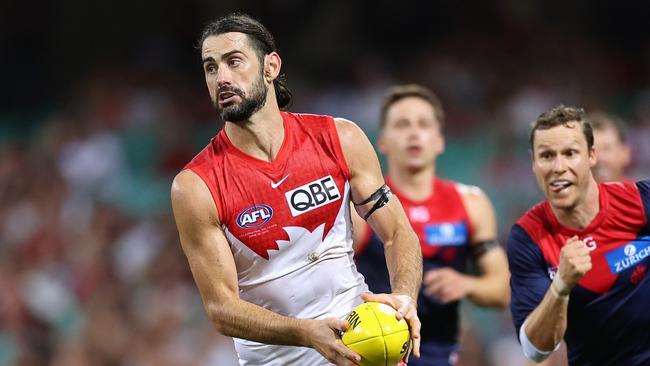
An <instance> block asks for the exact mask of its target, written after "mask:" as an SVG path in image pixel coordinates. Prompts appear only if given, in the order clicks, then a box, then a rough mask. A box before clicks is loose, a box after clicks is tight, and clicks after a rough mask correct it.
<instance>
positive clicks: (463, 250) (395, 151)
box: [354, 85, 509, 365]
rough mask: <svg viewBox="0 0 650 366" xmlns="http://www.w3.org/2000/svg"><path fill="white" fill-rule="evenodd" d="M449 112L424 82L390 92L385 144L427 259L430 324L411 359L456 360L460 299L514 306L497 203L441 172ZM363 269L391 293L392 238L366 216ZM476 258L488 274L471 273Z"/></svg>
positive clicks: (359, 225) (358, 225)
mask: <svg viewBox="0 0 650 366" xmlns="http://www.w3.org/2000/svg"><path fill="white" fill-rule="evenodd" d="M443 123H444V113H443V110H442V106H441V104H440V102H439V100H438V98H437V97H436V96H435V95H434V94H433V93H432V92H431V91H429V90H428V89H426V88H424V87H422V86H419V85H406V86H397V87H394V88H392V89H390V90H389V91H388V92H387V95H386V100H385V101H384V105H383V107H382V111H381V120H380V128H381V135H380V137H379V139H378V147H379V150H380V151H381V152H382V153H383V154H385V155H386V157H387V162H388V176H387V177H386V182H387V184H388V186H389V187H390V188H391V190H392V191H393V193H394V194H395V195H397V196H398V198H399V199H400V201H401V203H402V205H403V206H404V209H405V211H406V213H407V216H408V218H409V221H410V223H411V225H412V226H413V228H414V229H415V232H416V233H417V234H418V237H419V239H420V247H421V250H422V256H423V261H424V277H423V286H422V289H421V293H420V297H419V299H418V314H419V316H420V320H421V321H422V324H423V325H424V326H423V327H422V341H421V342H422V343H421V358H420V360H416V359H412V360H411V362H410V363H409V364H410V365H450V364H454V363H455V362H456V361H455V360H456V358H457V351H458V323H459V322H458V304H459V300H461V299H463V298H465V297H467V298H469V299H470V300H471V301H473V302H474V303H476V304H478V305H481V306H491V307H497V308H504V307H506V306H507V304H508V297H509V291H508V270H507V260H506V257H505V253H504V250H503V249H502V248H501V246H499V244H498V242H497V240H496V238H497V228H496V219H495V215H494V209H493V208H492V204H491V203H490V200H489V199H488V197H487V196H486V195H485V194H484V193H483V192H482V191H481V190H480V189H479V188H478V187H473V186H466V185H463V184H460V183H456V182H452V181H447V180H443V179H440V178H437V177H436V175H435V173H436V171H435V167H436V165H435V162H436V158H437V157H438V155H440V154H441V153H442V152H443V150H444V138H443V136H442V132H441V129H442V125H443ZM354 229H355V230H354V238H355V248H356V249H355V251H356V254H355V255H356V260H357V267H358V268H359V271H360V272H361V273H362V274H363V275H364V277H365V278H366V282H367V283H368V286H369V287H370V290H371V291H374V292H390V290H391V281H390V280H389V276H388V272H387V271H386V267H385V265H384V264H385V263H386V258H385V257H384V246H385V245H387V244H388V243H384V242H383V241H382V239H381V237H378V236H377V235H376V234H375V233H373V231H372V230H371V228H369V227H368V226H367V225H366V224H365V223H364V222H363V221H361V220H360V219H359V218H356V219H355V226H354ZM468 259H472V260H475V261H476V264H477V266H478V269H479V270H480V275H478V276H473V275H469V274H466V273H464V272H466V264H467V261H468Z"/></svg>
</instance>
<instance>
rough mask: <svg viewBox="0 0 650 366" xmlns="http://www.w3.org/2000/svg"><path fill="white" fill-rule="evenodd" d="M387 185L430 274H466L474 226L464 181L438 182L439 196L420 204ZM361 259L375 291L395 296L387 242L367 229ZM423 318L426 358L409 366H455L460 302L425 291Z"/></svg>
mask: <svg viewBox="0 0 650 366" xmlns="http://www.w3.org/2000/svg"><path fill="white" fill-rule="evenodd" d="M386 184H387V185H388V186H389V187H390V188H391V191H392V192H393V193H394V194H395V195H396V196H397V197H398V198H399V200H400V202H401V203H402V206H403V207H404V212H405V213H406V215H407V216H408V218H409V221H410V223H411V226H412V227H413V230H414V231H415V233H416V234H417V235H418V237H419V239H420V247H421V249H422V259H423V270H424V272H425V273H426V272H427V271H429V270H432V269H436V268H441V267H451V268H453V269H455V270H457V271H459V272H465V270H466V264H467V259H468V253H469V244H470V238H471V230H472V228H471V226H470V220H469V216H468V214H467V212H466V210H465V206H464V204H463V201H462V198H461V195H460V192H459V191H458V189H459V183H455V182H451V181H446V180H442V179H438V178H436V179H434V180H433V183H432V184H433V192H434V193H433V194H432V195H431V196H429V198H427V199H425V200H423V201H419V202H416V201H413V200H410V199H409V198H408V197H406V196H405V195H404V194H402V193H401V192H399V191H398V190H397V189H395V187H394V186H392V184H391V182H390V181H389V180H388V179H386ZM355 256H356V262H357V268H358V269H359V272H361V274H363V276H364V277H365V279H366V283H367V284H368V287H369V288H370V290H371V291H373V292H375V293H390V292H391V286H390V278H389V275H388V270H387V269H386V258H385V256H384V244H383V242H382V241H381V239H380V238H379V237H378V236H377V235H376V234H374V233H373V232H372V230H367V236H366V238H365V240H363V242H361V243H360V244H359V246H358V248H357V252H356V254H355ZM418 316H419V318H420V321H421V322H422V330H421V337H422V338H421V347H420V354H421V358H420V359H419V360H418V359H416V358H411V360H410V361H409V365H419V364H425V365H432V364H433V365H449V364H452V363H453V360H452V361H451V362H450V360H449V358H450V357H452V358H453V357H455V353H456V351H457V350H458V345H457V343H458V302H452V303H449V304H442V303H440V302H439V301H438V300H437V299H435V298H431V297H428V296H427V295H426V294H425V293H424V291H423V289H421V290H420V295H419V296H418Z"/></svg>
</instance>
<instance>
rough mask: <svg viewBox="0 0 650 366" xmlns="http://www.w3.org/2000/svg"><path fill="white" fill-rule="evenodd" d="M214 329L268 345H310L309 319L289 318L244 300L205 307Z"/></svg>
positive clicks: (234, 300) (233, 300) (227, 334)
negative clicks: (306, 332)
mask: <svg viewBox="0 0 650 366" xmlns="http://www.w3.org/2000/svg"><path fill="white" fill-rule="evenodd" d="M206 309H207V313H208V316H209V317H210V320H212V323H213V324H214V326H215V328H216V329H217V330H218V331H219V332H220V333H221V334H223V335H226V336H229V337H236V338H243V339H248V340H251V341H256V342H260V343H265V344H281V345H291V346H308V344H307V342H308V339H307V337H306V336H305V335H304V328H305V326H304V325H305V324H304V323H305V322H307V321H308V320H303V319H296V318H291V317H286V316H283V315H280V314H277V313H274V312H272V311H270V310H267V309H264V308H262V307H260V306H257V305H255V304H251V303H249V302H247V301H244V300H241V299H238V298H237V299H232V300H230V301H226V302H223V303H221V304H219V305H217V304H212V305H207V306H206Z"/></svg>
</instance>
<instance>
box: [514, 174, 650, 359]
mask: <svg viewBox="0 0 650 366" xmlns="http://www.w3.org/2000/svg"><path fill="white" fill-rule="evenodd" d="M598 188H599V200H600V211H599V212H598V215H597V216H596V217H595V218H594V220H593V221H592V222H591V224H590V225H589V226H588V227H587V228H585V229H584V230H573V229H570V228H567V227H564V226H562V225H561V224H560V223H559V222H558V221H557V219H556V217H555V215H554V214H553V212H552V210H551V207H550V205H549V203H548V201H544V202H542V203H540V204H538V205H536V206H535V207H533V208H532V209H530V210H529V211H528V212H527V213H526V214H525V215H524V216H523V217H522V218H521V219H519V221H518V222H517V223H516V224H515V225H514V226H513V227H512V229H511V231H510V236H509V238H508V261H509V264H510V272H511V274H512V277H511V281H510V284H511V287H512V302H511V305H510V308H511V311H512V318H513V322H514V325H515V328H516V330H517V334H518V332H519V329H520V327H521V326H522V324H523V322H524V320H526V317H528V315H529V314H530V313H531V312H532V311H533V310H534V309H535V308H536V307H537V306H538V304H539V303H540V302H541V300H542V298H543V297H544V294H545V293H546V291H547V290H548V288H549V286H550V284H551V280H552V279H553V277H554V276H555V274H556V272H557V266H558V265H559V257H560V249H561V248H562V246H563V245H564V243H565V242H566V240H567V239H568V238H570V237H572V236H574V235H578V237H579V238H580V239H581V240H582V241H583V242H584V243H585V245H586V246H587V247H588V248H589V249H590V250H591V252H590V254H591V261H592V269H591V270H590V271H589V272H587V274H586V275H585V277H583V278H582V280H580V282H579V283H578V284H577V285H576V286H575V287H574V289H573V290H572V291H571V295H570V299H569V305H568V306H569V307H568V326H567V330H566V333H565V336H564V340H565V341H566V343H567V347H568V354H569V364H571V365H599V366H602V365H617V366H618V365H625V366H641V365H650V280H649V279H648V276H647V272H648V267H649V266H650V224H649V221H648V217H650V180H645V181H640V182H636V183H635V182H616V183H599V184H598Z"/></svg>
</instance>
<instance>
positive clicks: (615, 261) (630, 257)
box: [605, 236, 650, 274]
mask: <svg viewBox="0 0 650 366" xmlns="http://www.w3.org/2000/svg"><path fill="white" fill-rule="evenodd" d="M648 256H650V236H644V237H642V238H640V239H639V240H635V241H633V242H630V243H628V244H626V245H625V246H623V247H621V248H618V249H615V250H612V251H611V252H609V253H607V254H605V258H606V259H607V264H608V265H609V269H610V271H611V272H612V273H613V274H618V273H621V272H623V271H625V270H626V269H628V268H631V267H634V266H635V265H637V264H638V263H641V262H642V261H643V260H645V259H646V258H647V257H648Z"/></svg>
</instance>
